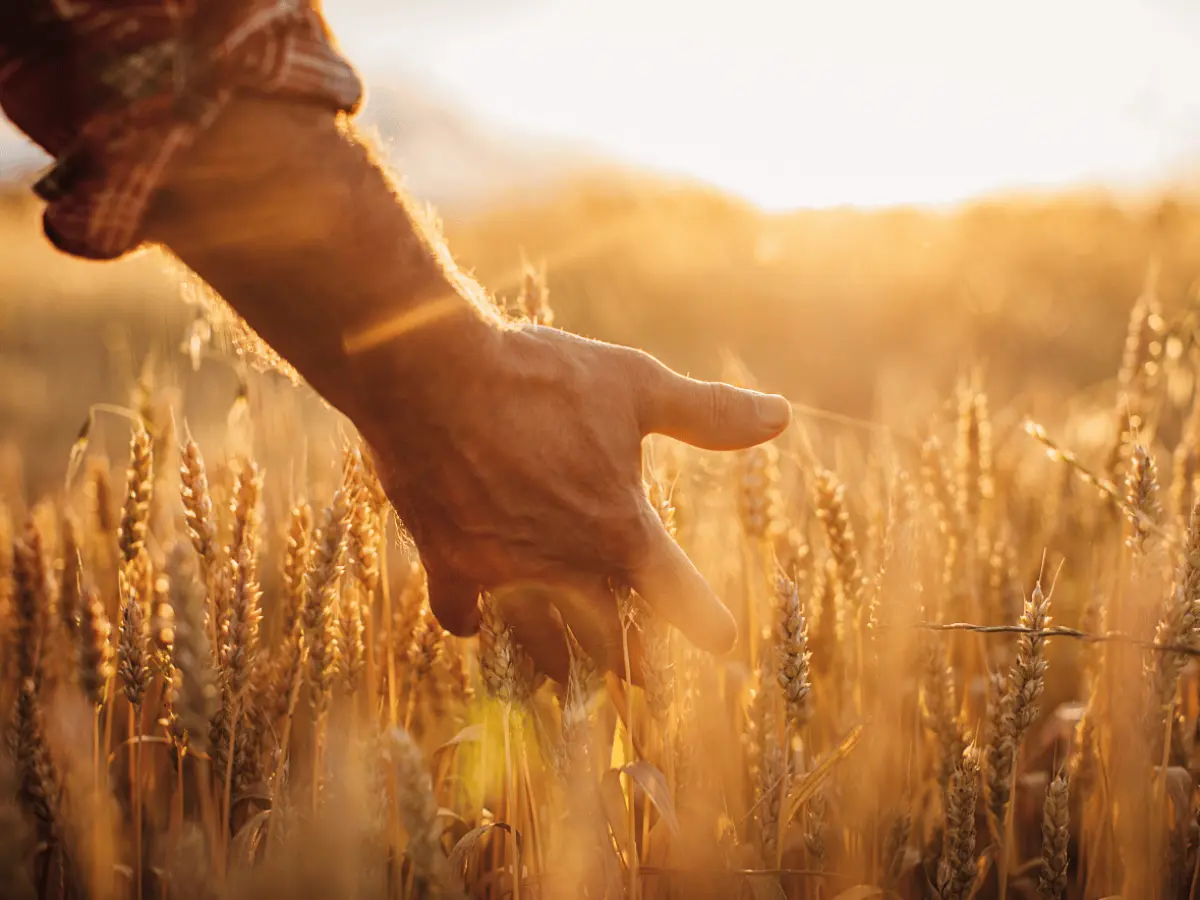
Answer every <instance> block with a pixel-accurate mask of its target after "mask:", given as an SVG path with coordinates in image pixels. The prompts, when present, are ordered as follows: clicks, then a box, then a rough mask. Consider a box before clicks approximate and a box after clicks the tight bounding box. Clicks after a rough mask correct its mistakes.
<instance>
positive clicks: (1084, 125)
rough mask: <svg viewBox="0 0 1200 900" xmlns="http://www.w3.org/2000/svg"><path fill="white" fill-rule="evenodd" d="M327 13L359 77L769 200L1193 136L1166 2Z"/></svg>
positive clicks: (883, 194)
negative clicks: (427, 84) (428, 85)
mask: <svg viewBox="0 0 1200 900" xmlns="http://www.w3.org/2000/svg"><path fill="white" fill-rule="evenodd" d="M327 6H328V7H329V14H330V16H331V17H332V18H333V20H334V23H335V26H336V27H337V28H338V31H339V33H340V34H342V35H343V42H344V43H345V44H346V45H347V46H348V48H349V49H350V50H351V52H352V53H353V54H355V56H356V59H358V60H359V61H360V63H361V64H363V65H364V67H365V68H366V69H367V71H368V72H369V73H370V74H372V75H378V76H379V77H381V78H382V77H383V73H385V72H386V71H387V70H388V68H389V66H395V65H400V66H403V67H405V68H406V69H407V70H410V71H411V70H416V71H417V72H419V73H420V74H421V75H423V76H428V77H429V78H430V79H431V80H432V81H433V82H435V83H438V84H441V85H442V86H444V87H446V88H448V89H450V90H451V91H452V92H453V93H454V94H456V95H457V96H458V97H459V98H460V99H462V100H463V101H464V102H465V103H466V104H467V105H468V106H469V107H470V108H471V109H472V110H473V111H475V112H477V113H479V114H481V115H483V116H487V117H489V118H491V119H493V120H495V121H497V122H500V123H507V124H510V125H516V126H520V127H522V128H524V129H527V130H529V131H531V132H533V133H535V134H545V135H547V136H560V137H561V136H566V137H570V138H574V139H578V140H581V141H583V142H586V143H587V144H589V145H593V146H595V147H596V148H599V149H601V150H604V151H607V152H609V153H612V154H615V155H617V156H619V157H621V158H624V159H627V160H631V161H635V162H639V163H643V164H648V165H650V166H653V167H656V168H661V169H664V170H667V171H672V172H679V173H682V174H686V175H690V176H695V177H698V178H701V179H703V180H706V181H710V182H713V183H715V184H717V185H720V186H722V187H725V188H727V189H730V190H732V191H734V192H736V193H738V194H741V195H743V196H745V197H747V198H749V199H751V200H753V201H755V202H757V203H759V204H762V205H764V206H767V207H772V208H782V207H791V206H797V205H803V206H808V205H813V206H823V205H835V204H841V203H851V204H863V205H879V204H891V203H905V202H918V203H941V202H946V201H954V200H959V199H963V198H966V197H971V196H975V195H978V194H981V193H987V192H993V191H997V190H1005V189H1027V188H1042V187H1061V186H1073V185H1078V184H1091V183H1104V184H1110V185H1117V186H1125V185H1140V184H1144V183H1146V182H1147V181H1149V180H1160V179H1163V178H1165V177H1166V176H1167V175H1168V174H1172V173H1174V174H1178V172H1179V171H1181V170H1182V169H1183V168H1184V167H1185V166H1186V164H1187V162H1188V161H1189V159H1190V158H1194V153H1195V151H1196V150H1197V149H1198V148H1200V125H1198V124H1197V123H1200V115H1198V114H1197V108H1198V107H1200V87H1198V85H1197V81H1196V79H1195V78H1194V75H1193V73H1192V72H1191V71H1190V67H1191V65H1192V61H1193V60H1194V59H1195V49H1196V47H1197V46H1198V44H1200V14H1198V13H1197V12H1196V11H1195V10H1194V9H1193V8H1191V5H1190V4H1186V3H1184V2H1175V0H1158V2H1147V0H1104V2H1101V3H1095V2H1085V0H1056V2H1054V3H1045V2H1041V0H1013V2H1009V3H1004V4H999V5H997V4H982V3H973V2H968V3H962V2H953V0H913V2H908V3H890V2H885V0H843V2H839V3H813V2H783V0H742V2H739V3H734V4H729V3H716V2H711V0H610V2H606V3H578V2H565V0H557V2H543V3H527V4H517V5H515V6H514V7H513V8H512V9H511V10H510V11H508V12H506V13H505V14H503V15H501V14H500V13H497V12H494V11H492V12H490V13H489V14H488V15H487V16H486V17H485V18H481V15H482V14H481V12H480V10H479V9H478V8H477V6H476V5H475V4H467V3H465V0H464V2H460V3H452V4H450V5H449V7H448V8H445V9H441V10H440V12H429V13H426V12H423V11H422V8H421V7H420V4H418V5H417V7H416V8H414V7H413V6H412V5H408V4H406V5H405V6H404V7H403V8H400V9H398V11H396V12H393V13H386V14H383V15H384V20H385V21H384V22H383V23H382V24H381V21H380V19H379V18H378V16H379V15H380V14H381V13H380V11H375V12H373V13H372V14H371V18H370V20H369V21H368V13H367V12H366V4H365V2H360V3H358V4H355V3H346V2H343V3H330V4H327ZM439 6H444V4H439ZM452 13H454V14H452ZM435 17H436V21H434V18H435Z"/></svg>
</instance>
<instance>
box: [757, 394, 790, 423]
mask: <svg viewBox="0 0 1200 900" xmlns="http://www.w3.org/2000/svg"><path fill="white" fill-rule="evenodd" d="M757 405H758V417H759V418H760V419H761V420H762V423H763V424H764V425H766V426H767V427H768V428H772V429H777V430H779V431H783V430H784V429H785V428H787V427H788V425H789V424H791V421H792V404H791V403H789V402H788V400H787V398H786V397H781V396H780V395H779V394H763V395H762V396H761V397H759V398H758V404H757Z"/></svg>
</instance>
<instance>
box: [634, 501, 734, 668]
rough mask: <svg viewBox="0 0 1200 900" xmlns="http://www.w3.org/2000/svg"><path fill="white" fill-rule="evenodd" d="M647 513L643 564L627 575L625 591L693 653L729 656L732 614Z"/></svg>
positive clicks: (664, 531)
mask: <svg viewBox="0 0 1200 900" xmlns="http://www.w3.org/2000/svg"><path fill="white" fill-rule="evenodd" d="M648 512H649V514H650V516H651V517H652V518H653V521H654V523H655V524H654V526H652V527H651V528H649V529H647V530H648V532H649V533H648V535H647V541H648V547H647V553H646V555H645V557H644V560H643V561H642V562H641V563H640V564H639V565H638V566H637V567H635V568H633V569H631V570H630V571H629V573H628V574H629V583H630V586H631V587H632V588H633V589H634V590H635V591H637V592H638V594H640V595H641V597H642V599H643V600H645V601H646V603H647V604H648V605H649V606H650V608H651V609H652V610H654V612H655V613H656V614H657V615H658V616H660V617H662V618H663V619H665V620H666V621H668V622H670V623H671V624H672V625H674V626H675V627H676V628H678V629H679V631H680V632H682V633H683V635H684V637H686V638H687V639H688V640H689V641H691V642H692V643H693V644H695V645H696V646H697V647H699V648H701V649H702V650H708V651H709V652H711V653H727V652H729V651H730V650H732V649H733V645H734V644H736V643H737V623H736V622H735V621H734V619H733V614H732V613H730V612H729V609H728V608H727V607H726V606H725V604H724V603H722V602H721V600H720V598H719V597H717V595H716V594H715V593H714V592H713V589H712V588H711V587H709V584H708V582H707V581H706V580H705V579H704V576H703V575H701V574H700V571H699V570H698V569H697V568H696V567H695V565H693V564H692V561H691V560H690V559H688V556H687V554H686V553H684V552H683V548H682V547H680V546H679V544H677V543H675V539H674V538H672V537H671V535H670V534H668V533H667V529H666V528H665V527H664V526H663V524H662V523H661V522H659V521H658V517H657V516H655V515H654V514H653V512H652V511H649V510H648Z"/></svg>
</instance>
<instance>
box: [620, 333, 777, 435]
mask: <svg viewBox="0 0 1200 900" xmlns="http://www.w3.org/2000/svg"><path fill="white" fill-rule="evenodd" d="M645 358H646V359H647V360H648V364H647V365H646V366H644V367H643V373H642V375H641V381H642V384H641V385H639V396H640V397H641V403H640V408H639V410H638V412H639V420H640V422H641V426H642V433H643V434H652V433H653V434H665V435H667V436H668V437H673V438H675V439H676V440H680V441H683V442H684V443H685V444H691V445H692V446H693V447H700V448H702V449H704V450H741V449H743V448H745V447H753V446H755V445H756V444H761V443H763V442H764V441H769V440H770V439H771V438H773V437H776V436H777V435H779V434H781V433H782V432H783V431H784V430H785V429H786V428H787V427H788V425H789V424H790V423H791V421H792V407H791V404H790V403H788V401H787V399H786V398H784V397H781V396H779V395H778V394H760V393H759V392H758V391H750V390H746V389H745V388H737V387H733V386H732V385H729V384H722V383H721V382H717V381H697V380H696V379H694V378H687V377H685V376H683V375H680V374H678V373H677V372H674V371H672V370H671V369H668V368H667V367H666V366H664V365H663V364H662V363H660V362H658V360H656V359H654V358H653V357H649V356H646V357H645Z"/></svg>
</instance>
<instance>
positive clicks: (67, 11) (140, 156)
mask: <svg viewBox="0 0 1200 900" xmlns="http://www.w3.org/2000/svg"><path fill="white" fill-rule="evenodd" d="M237 91H253V92H256V93H260V94H271V95H279V96H286V97H289V98H295V99H304V100H309V101H313V102H316V103H323V104H326V105H328V106H329V108H330V109H331V110H335V111H345V112H354V111H355V110H356V109H357V108H358V106H359V104H360V103H361V100H362V84H361V82H360V80H359V78H358V75H357V74H356V73H355V71H354V69H353V68H351V66H350V65H349V64H348V63H347V62H346V61H345V60H344V59H343V58H342V57H341V56H340V55H339V53H338V51H337V49H336V48H335V46H334V44H333V40H332V38H331V36H330V34H329V32H328V30H327V28H326V27H325V24H324V21H323V20H322V18H321V16H320V14H319V12H318V11H317V10H316V9H315V7H314V0H0V106H3V109H4V113H5V115H7V116H8V118H9V119H11V120H12V122H13V123H14V124H15V125H16V126H17V127H18V128H20V129H21V130H22V131H24V132H25V133H26V134H27V135H28V136H29V137H30V138H31V139H33V140H34V141H36V142H37V143H38V144H40V145H41V146H42V147H43V148H44V149H45V150H46V151H47V152H48V153H50V154H51V155H52V156H54V157H55V159H56V162H55V165H54V167H53V168H52V169H51V170H50V171H49V172H48V173H47V174H46V175H45V176H44V177H43V178H42V179H41V180H40V181H39V182H38V184H37V185H36V187H35V190H36V191H37V192H38V194H39V195H40V196H41V197H42V198H43V199H45V200H46V202H47V207H46V212H45V218H44V222H45V229H46V234H47V236H48V237H49V239H50V240H51V241H52V242H53V243H54V244H55V245H56V246H57V247H59V248H60V249H62V250H63V251H65V252H67V253H70V254H73V255H76V256H81V257H85V258H88V259H113V258H115V257H118V256H121V255H123V254H125V253H127V252H129V251H130V250H133V249H135V248H136V247H137V246H138V245H139V244H140V243H141V242H142V240H143V237H142V233H141V232H142V220H143V219H144V217H145V215H146V212H147V209H148V208H149V205H150V202H151V200H152V199H153V197H154V193H155V191H156V189H157V188H158V186H159V185H160V184H161V182H162V181H163V178H164V175H165V173H166V171H167V169H168V166H169V165H170V164H171V160H172V159H173V158H174V156H175V154H177V153H179V152H180V151H181V150H184V149H185V148H187V147H188V146H190V145H191V144H192V143H193V142H194V141H195V140H196V138H197V137H198V136H199V135H200V134H202V133H203V132H204V130H205V129H206V128H207V127H208V126H209V125H211V124H212V122H213V121H214V120H215V119H216V117H217V116H218V115H219V114H220V112H221V110H222V108H223V107H224V106H225V105H226V104H227V103H228V102H229V100H230V98H231V97H232V96H233V95H234V94H235V93H236V92H237Z"/></svg>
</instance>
